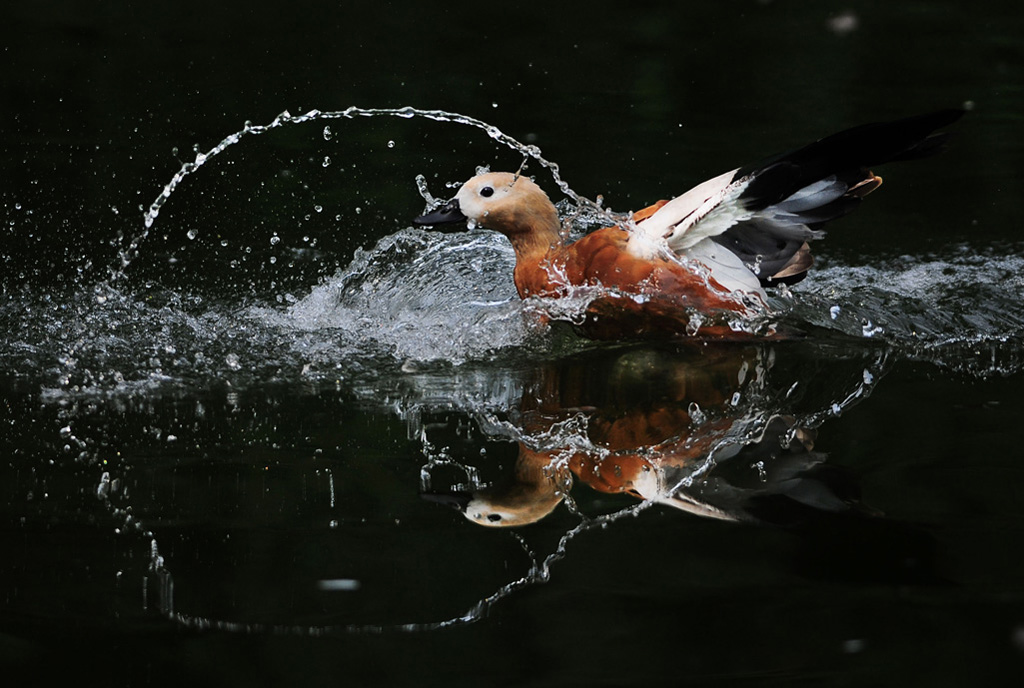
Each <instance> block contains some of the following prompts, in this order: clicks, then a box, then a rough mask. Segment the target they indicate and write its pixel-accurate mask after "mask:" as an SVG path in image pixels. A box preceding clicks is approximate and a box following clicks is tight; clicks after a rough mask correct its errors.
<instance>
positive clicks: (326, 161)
mask: <svg viewBox="0 0 1024 688" xmlns="http://www.w3.org/2000/svg"><path fill="white" fill-rule="evenodd" d="M330 166H331V156H329V155H325V156H324V167H330Z"/></svg>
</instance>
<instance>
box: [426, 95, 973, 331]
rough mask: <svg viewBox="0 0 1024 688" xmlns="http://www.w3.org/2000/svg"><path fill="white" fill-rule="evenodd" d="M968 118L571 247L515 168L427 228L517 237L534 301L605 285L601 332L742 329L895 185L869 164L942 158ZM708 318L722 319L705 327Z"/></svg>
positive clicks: (769, 171) (700, 190) (751, 180)
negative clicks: (825, 236)
mask: <svg viewBox="0 0 1024 688" xmlns="http://www.w3.org/2000/svg"><path fill="white" fill-rule="evenodd" d="M961 114H962V111H960V110H946V111H942V112H937V113H934V114H930V115H922V116H919V117H913V118H909V119H905V120H899V121H896V122H889V123H884V124H872V125H865V126H862V127H857V128H856V129H851V130H848V131H845V132H842V133H840V134H835V135H833V136H830V137H827V138H825V139H821V140H820V141H817V142H815V143H812V144H810V145H809V146H806V147H804V148H801V149H798V150H796V151H793V152H791V153H788V154H784V155H781V156H777V157H776V158H773V159H771V160H769V161H767V162H765V163H762V164H760V165H757V166H753V167H749V168H739V169H736V170H732V171H731V172H727V173H725V174H723V175H720V176H718V177H715V178H714V179H711V180H709V181H706V182H704V183H703V184H700V185H698V186H696V187H694V188H693V189H691V190H690V191H688V192H687V193H685V194H683V195H682V196H679V197H678V198H675V199H673V200H672V201H667V202H666V201H660V202H659V203H657V204H655V205H653V206H651V207H649V208H646V209H644V210H642V211H640V212H638V213H635V214H634V215H633V217H632V222H631V223H628V224H627V226H625V227H622V226H616V227H607V228H604V229H599V230H597V231H595V232H593V233H591V234H588V235H587V236H584V237H583V238H581V239H579V240H578V241H575V242H573V243H569V244H567V243H565V242H564V241H563V240H562V238H561V223H560V221H559V218H558V214H557V211H556V210H555V207H554V205H553V204H552V203H551V201H550V200H549V199H548V197H547V195H546V194H545V193H544V191H543V190H542V189H541V188H540V187H538V186H537V185H536V184H535V183H534V182H533V181H532V180H530V179H528V178H526V177H523V176H520V175H515V174H510V173H505V172H494V173H487V174H482V175H478V176H476V177H474V178H473V179H470V180H469V181H468V182H466V183H465V184H464V185H463V186H462V188H461V189H459V192H458V193H457V194H456V196H455V198H454V199H453V200H452V201H451V202H449V203H448V205H446V206H445V207H443V208H441V209H439V210H437V211H435V212H433V213H429V214H427V215H424V216H422V217H419V218H417V219H416V220H415V224H418V225H434V224H442V223H448V222H466V221H468V222H469V224H470V226H479V227H483V228H485V229H492V230H495V231H498V232H501V233H502V234H504V235H505V236H507V237H508V238H509V240H510V241H511V243H512V247H513V249H514V250H515V253H516V267H515V272H514V279H515V284H516V289H517V290H518V292H519V295H520V296H521V297H522V298H524V299H526V298H531V297H539V298H563V297H566V296H570V295H572V294H573V293H577V291H578V290H579V289H581V288H588V287H591V288H596V289H598V290H599V293H597V294H595V295H594V298H593V299H592V300H590V301H589V303H588V305H587V310H586V321H585V322H584V324H583V329H584V331H585V332H586V334H588V335H589V336H591V337H595V338H601V339H618V338H628V337H644V336H650V335H664V334H669V335H672V334H683V333H687V332H689V333H690V334H693V332H694V330H695V329H699V331H700V333H701V334H702V335H705V336H721V335H723V334H725V333H729V332H731V331H732V328H730V327H729V325H728V324H727V323H726V322H725V320H728V318H729V317H731V316H736V315H740V316H752V315H755V314H756V313H757V312H758V311H759V310H761V309H763V307H764V303H765V298H766V293H765V291H764V289H765V287H768V286H771V285H773V284H778V283H787V284H788V283H793V282H796V281H799V280H800V279H802V278H803V277H804V275H805V274H806V272H807V270H808V269H809V268H810V266H811V264H812V262H813V261H812V259H811V255H810V249H809V244H808V242H809V241H811V240H813V239H817V238H820V237H821V236H822V234H821V232H819V231H817V230H818V228H819V227H820V226H821V225H822V224H824V223H825V222H827V221H829V220H832V219H834V218H836V217H839V216H841V215H844V214H846V213H848V212H850V211H851V210H852V209H853V208H854V207H855V206H856V205H857V204H858V203H859V201H860V200H861V199H862V198H863V197H864V196H866V195H867V194H868V193H870V192H871V191H873V190H874V189H876V188H877V187H878V186H879V185H880V184H881V182H882V180H881V178H880V177H877V176H875V175H874V174H873V173H872V172H871V171H870V170H869V169H868V167H869V166H872V165H877V164H881V163H884V162H888V161H892V160H904V159H911V158H917V157H923V156H926V155H929V154H930V153H932V152H934V151H935V150H937V148H938V144H939V143H940V142H941V140H942V138H943V135H942V134H934V133H933V132H934V131H935V130H936V129H938V128H940V127H943V126H946V125H948V124H951V123H952V122H954V121H956V119H957V118H959V117H960V115H961ZM723 315H724V316H725V319H722V318H720V317H719V318H718V319H717V320H716V318H715V316H723ZM695 316H697V317H696V320H695ZM707 316H711V320H710V322H711V323H712V324H711V325H710V326H707V325H704V326H703V327H696V328H695V323H697V324H698V325H701V324H703V323H704V321H705V320H706V318H707Z"/></svg>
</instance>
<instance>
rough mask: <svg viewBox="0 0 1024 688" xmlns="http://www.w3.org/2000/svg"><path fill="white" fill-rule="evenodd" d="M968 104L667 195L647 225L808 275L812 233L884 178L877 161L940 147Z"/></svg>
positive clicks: (694, 248)
mask: <svg viewBox="0 0 1024 688" xmlns="http://www.w3.org/2000/svg"><path fill="white" fill-rule="evenodd" d="M963 112H964V111H963V110H942V111H939V112H935V113H931V114H927V115H919V116H917V117H909V118H907V119H901V120H897V121H894V122H882V123H877V124H866V125H863V126H860V127H855V128H853V129H848V130H846V131H843V132H840V133H838V134H833V135H832V136H828V137H826V138H823V139H821V140H819V141H815V142H814V143H812V144H810V145H808V146H804V147H803V148H799V149H797V150H794V151H790V152H788V153H783V154H782V155H778V156H776V157H774V158H771V159H769V160H766V161H764V162H762V163H759V164H757V165H752V166H749V167H741V168H738V169H735V170H732V171H731V172H726V173H725V174H723V175H720V176H718V177H715V178H714V179H710V180H708V181H706V182H704V183H703V184H700V185H698V186H696V187H694V188H693V189H690V190H689V191H687V192H686V193H685V194H683V195H682V196H679V197H678V198H675V199H673V200H671V201H669V202H668V203H666V204H665V205H664V206H662V207H661V208H660V209H659V210H658V211H657V212H655V213H654V214H653V215H651V216H650V217H648V218H646V219H644V220H642V221H641V222H639V223H638V224H637V230H638V233H639V235H640V236H641V237H642V238H643V239H644V240H647V241H658V240H663V241H665V242H667V243H668V246H669V247H670V248H671V249H672V250H674V251H675V252H676V253H679V254H681V255H692V256H693V257H696V258H698V259H700V255H702V254H707V253H709V252H712V253H713V252H714V247H713V246H711V244H712V243H714V244H718V245H719V246H721V247H725V248H726V249H728V250H729V252H731V253H732V254H733V255H734V256H735V257H737V258H739V260H740V262H741V263H742V264H743V265H746V266H747V267H748V268H749V269H750V271H751V272H752V273H753V274H755V275H756V276H757V279H758V280H759V281H760V283H761V285H763V286H768V285H771V284H777V283H778V282H785V283H792V282H796V281H799V280H800V279H802V278H803V276H804V274H805V273H806V272H807V269H808V268H810V266H811V263H812V262H813V261H812V259H811V254H810V250H809V247H808V244H807V242H808V241H810V240H812V239H818V238H820V237H821V236H823V234H822V232H820V231H818V230H819V228H820V227H821V226H822V225H823V224H825V223H826V222H828V221H829V220H832V219H835V218H837V217H840V216H842V215H845V214H846V213H848V212H850V211H851V210H853V209H854V208H855V207H856V206H857V205H858V204H859V203H860V200H861V199H862V198H863V197H864V196H866V195H867V194H868V193H870V192H871V191H873V190H875V189H876V188H878V186H879V185H880V184H881V183H882V179H881V177H877V176H875V175H874V174H872V173H871V171H870V169H869V168H870V167H872V166H874V165H880V164H882V163H886V162H892V161H897V160H911V159H916V158H922V157H926V156H928V155H931V154H932V153H935V152H937V151H938V150H939V149H940V147H941V144H942V142H943V141H944V139H945V137H946V135H945V134H943V133H934V132H935V131H936V130H937V129H940V128H941V127H945V126H948V125H950V124H952V123H953V122H955V121H956V120H957V119H959V118H960V116H961V115H963ZM730 258H731V257H730Z"/></svg>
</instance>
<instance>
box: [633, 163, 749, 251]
mask: <svg viewBox="0 0 1024 688" xmlns="http://www.w3.org/2000/svg"><path fill="white" fill-rule="evenodd" d="M735 176H736V170H732V171H730V172H726V173H725V174H722V175H719V176H717V177H715V178H714V179H709V180H708V181H706V182H704V183H702V184H698V185H697V186H695V187H693V188H692V189H690V190H689V191H687V192H686V193H684V194H683V195H682V196H679V197H677V198H674V199H672V200H671V201H669V202H668V203H666V204H665V205H663V206H662V207H661V208H659V209H658V212H656V213H654V214H653V215H651V216H650V217H649V218H647V219H646V220H644V221H643V222H641V223H639V224H638V225H637V230H638V233H639V234H640V235H642V236H643V237H644V238H645V239H648V240H650V241H653V242H659V241H663V242H665V243H667V244H668V246H669V248H671V249H672V250H673V251H676V252H680V251H684V250H685V249H687V248H689V247H690V246H693V245H694V244H696V243H697V242H699V241H700V240H701V239H703V238H705V237H709V236H715V235H717V234H721V233H722V232H724V231H725V230H727V229H729V227H731V226H733V225H734V224H736V223H737V222H742V221H743V220H746V219H749V216H750V212H749V211H746V210H744V209H743V208H742V207H741V206H740V205H739V204H738V203H736V199H738V198H739V196H740V194H742V193H743V190H744V189H745V188H746V187H747V185H748V184H749V183H750V180H749V179H747V178H744V179H740V180H736V181H734V180H733V178H734V177H735ZM698 225H699V226H698Z"/></svg>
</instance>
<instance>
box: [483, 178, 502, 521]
mask: <svg viewBox="0 0 1024 688" xmlns="http://www.w3.org/2000/svg"><path fill="white" fill-rule="evenodd" d="M484 191H490V192H491V193H494V189H490V188H488V189H484ZM480 193H483V191H481V192H480ZM487 195H488V196H490V195H491V194H487ZM487 520H488V521H490V522H491V523H497V522H498V521H500V520H501V515H500V514H487Z"/></svg>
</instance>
